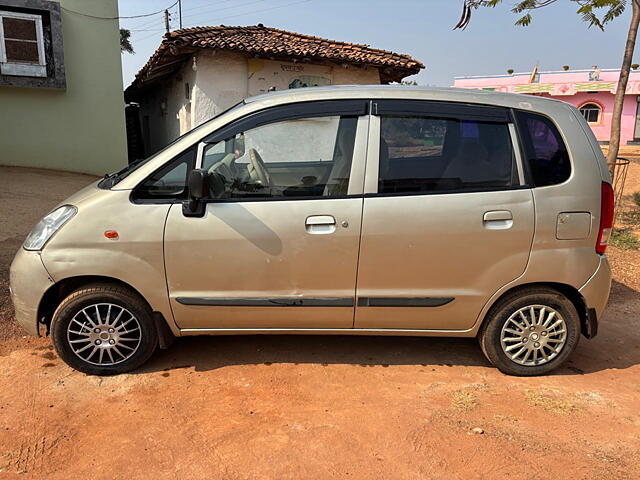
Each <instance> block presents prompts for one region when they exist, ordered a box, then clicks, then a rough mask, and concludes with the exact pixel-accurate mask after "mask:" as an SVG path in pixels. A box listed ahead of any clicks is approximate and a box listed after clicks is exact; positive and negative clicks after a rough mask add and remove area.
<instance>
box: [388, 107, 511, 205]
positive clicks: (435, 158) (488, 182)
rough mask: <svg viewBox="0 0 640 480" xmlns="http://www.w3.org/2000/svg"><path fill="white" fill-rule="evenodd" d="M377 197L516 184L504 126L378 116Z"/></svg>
mask: <svg viewBox="0 0 640 480" xmlns="http://www.w3.org/2000/svg"><path fill="white" fill-rule="evenodd" d="M380 122H381V123H380V137H381V140H380V165H379V172H378V183H379V187H378V192H379V193H411V192H414V193H416V192H417V193H420V192H430V191H461V192H463V191H469V190H477V189H486V188H502V187H509V186H512V185H515V184H517V183H518V178H517V173H516V169H515V167H514V155H513V147H512V144H511V137H510V134H509V128H508V125H507V124H506V123H495V122H485V121H479V120H463V119H456V118H437V117H421V116H403V115H383V116H381V118H380Z"/></svg>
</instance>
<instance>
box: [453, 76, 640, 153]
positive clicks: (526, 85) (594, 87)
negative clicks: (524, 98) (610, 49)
mask: <svg viewBox="0 0 640 480" xmlns="http://www.w3.org/2000/svg"><path fill="white" fill-rule="evenodd" d="M619 76H620V70H617V69H616V70H614V69H607V70H600V69H598V68H597V67H594V68H593V69H590V70H567V71H556V72H539V73H535V72H534V73H533V74H532V73H531V72H528V73H513V74H510V75H487V76H471V77H455V81H454V84H453V86H454V87H457V88H476V89H480V90H491V91H496V92H510V93H523V94H527V95H539V96H543V97H550V98H555V99H557V100H562V101H564V102H567V103H570V104H572V105H574V106H576V107H577V108H579V109H580V111H581V112H582V114H583V115H584V116H585V118H586V119H587V121H588V122H589V125H591V128H592V129H593V132H594V133H595V135H596V137H597V138H598V140H599V141H600V142H602V143H607V142H608V141H609V133H610V129H611V114H612V113H613V100H614V96H615V92H616V88H617V85H618V77H619ZM639 101H640V71H637V72H636V71H632V72H631V77H630V78H629V83H628V85H627V91H626V95H625V98H624V108H623V111H622V131H621V139H620V144H621V145H627V144H628V143H630V142H631V143H635V142H638V143H640V112H639V111H638V105H639V103H638V102H639Z"/></svg>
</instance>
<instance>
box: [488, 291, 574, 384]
mask: <svg viewBox="0 0 640 480" xmlns="http://www.w3.org/2000/svg"><path fill="white" fill-rule="evenodd" d="M579 338H580V319H579V317H578V312H577V311H576V308H575V306H574V305H573V303H572V302H571V301H570V300H569V299H568V298H567V297H565V296H564V295H562V294H561V293H560V292H558V291H557V290H554V289H552V288H546V287H533V288H528V289H523V290H518V291H516V292H513V293H511V294H509V295H507V296H505V297H504V298H503V299H501V300H500V301H499V302H498V303H497V304H496V305H494V306H493V308H492V309H491V310H490V311H489V314H488V315H487V320H486V322H485V323H484V325H483V328H482V329H481V331H480V334H479V340H480V346H481V347H482V351H483V352H484V354H485V355H486V356H487V358H488V359H489V361H490V362H491V363H493V364H494V365H495V366H496V367H498V369H500V371H502V372H504V373H507V374H509V375H519V376H534V375H543V374H545V373H548V372H550V371H551V370H553V369H555V368H557V367H558V366H560V365H561V364H562V363H564V362H565V361H566V360H567V358H568V357H569V355H571V353H572V352H573V350H575V348H576V346H577V345H578V340H579Z"/></svg>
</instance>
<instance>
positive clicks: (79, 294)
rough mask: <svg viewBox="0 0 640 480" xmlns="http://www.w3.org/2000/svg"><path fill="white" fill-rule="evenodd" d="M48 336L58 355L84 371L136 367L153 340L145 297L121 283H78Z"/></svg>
mask: <svg viewBox="0 0 640 480" xmlns="http://www.w3.org/2000/svg"><path fill="white" fill-rule="evenodd" d="M51 339H52V342H53V346H54V348H55V350H56V352H57V353H58V355H59V356H60V358H62V360H64V361H65V362H66V363H67V364H68V365H69V366H71V367H72V368H75V369H76V370H79V371H81V372H84V373H88V374H90V375H115V374H118V373H124V372H128V371H130V370H133V369H135V368H138V367H139V366H140V365H142V364H143V363H144V362H146V361H147V360H148V359H149V357H151V355H152V354H153V352H154V350H155V348H156V346H157V344H158V335H157V331H156V327H155V324H154V322H153V318H152V317H151V310H150V309H149V306H148V305H147V304H146V302H144V300H142V299H141V298H140V297H139V296H138V295H137V294H135V293H134V292H131V291H130V290H128V289H126V288H123V287H120V286H114V285H104V284H100V285H90V286H87V287H83V288H81V289H79V290H76V291H75V292H73V293H71V294H70V295H69V296H68V297H67V298H65V299H64V300H63V301H62V303H61V304H60V305H59V306H58V308H57V309H56V311H55V313H54V315H53V319H52V322H51Z"/></svg>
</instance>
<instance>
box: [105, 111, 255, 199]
mask: <svg viewBox="0 0 640 480" xmlns="http://www.w3.org/2000/svg"><path fill="white" fill-rule="evenodd" d="M242 105H244V100H241V101H240V102H238V103H236V104H235V105H233V106H231V107H229V108H227V109H226V110H223V111H222V112H220V113H219V114H218V115H216V116H215V117H212V118H210V119H209V120H207V121H206V122H204V123H202V124H200V125H198V126H197V127H196V128H194V129H192V130H189V131H188V132H185V133H183V134H182V135H180V136H179V137H178V138H176V139H175V140H173V141H171V142H170V143H168V144H167V145H166V146H165V147H164V148H161V149H160V150H158V151H157V152H155V153H154V154H152V155H151V156H149V157H147V158H140V159H138V160H135V161H133V162H131V163H130V164H129V165H127V166H126V167H124V168H123V169H122V170H119V171H117V172H114V173H108V174H106V175H105V176H104V178H103V179H102V180H101V181H100V182H99V183H98V187H100V188H104V189H108V188H111V187H113V186H115V185H117V184H118V183H120V182H121V181H122V180H124V179H125V178H127V177H128V176H129V175H131V174H132V173H133V172H135V171H136V170H137V169H138V168H140V167H142V166H143V165H145V164H146V163H147V162H150V161H151V160H153V159H154V158H156V157H157V156H158V155H160V154H161V153H162V152H164V151H165V150H166V149H167V148H169V147H171V146H172V145H174V144H175V143H176V142H178V141H180V140H181V139H182V138H183V137H184V136H185V135H189V134H191V133H194V132H197V131H198V130H200V129H202V128H204V127H206V126H207V125H208V124H209V123H210V122H211V121H213V120H215V119H216V118H219V117H221V116H222V115H224V114H226V113H228V112H230V111H232V110H235V109H236V108H238V107H240V106H242Z"/></svg>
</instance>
